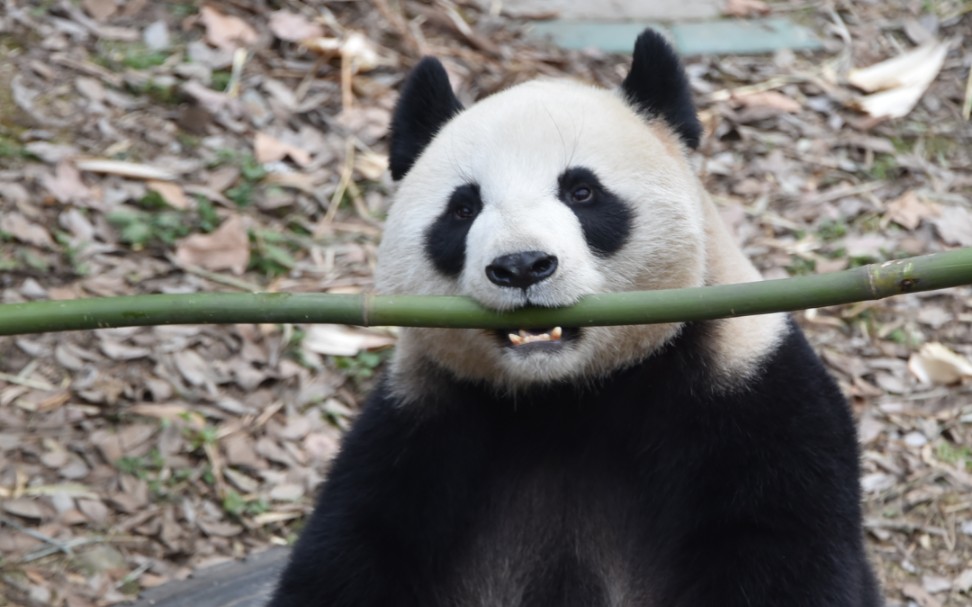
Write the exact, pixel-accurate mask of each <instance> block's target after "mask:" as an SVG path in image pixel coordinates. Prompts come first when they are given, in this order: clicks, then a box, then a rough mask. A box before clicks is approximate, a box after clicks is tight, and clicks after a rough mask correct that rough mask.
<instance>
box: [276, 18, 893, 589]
mask: <svg viewBox="0 0 972 607" xmlns="http://www.w3.org/2000/svg"><path fill="white" fill-rule="evenodd" d="M700 132H701V128H700V125H699V122H698V119H697V118H696V115H695V110H694V108H693V106H692V102H691V99H690V94H689V89H688V86H687V82H686V78H685V75H684V73H683V71H682V68H681V66H680V65H679V62H678V60H677V58H676V57H675V55H674V53H673V52H672V50H671V49H670V47H669V46H668V45H667V44H666V43H665V42H664V40H663V39H662V38H661V37H660V36H659V35H657V34H655V33H654V32H651V31H647V32H645V33H644V34H643V35H642V36H641V37H639V39H638V41H637V44H636V46H635V50H634V58H633V64H632V68H631V72H630V74H629V75H628V77H627V78H626V79H625V81H624V83H623V84H622V86H621V88H620V90H619V91H607V90H601V89H596V88H592V87H588V86H585V85H582V84H578V83H574V82H567V81H559V80H544V81H536V82H531V83H527V84H523V85H520V86H517V87H514V88H512V89H510V90H507V91H505V92H502V93H498V94H496V95H494V96H491V97H489V98H487V99H485V100H483V101H480V102H479V103H477V104H475V105H473V106H472V107H470V108H468V109H463V107H462V106H461V104H460V103H459V101H458V100H457V99H456V98H455V96H454V95H453V93H452V91H451V88H450V85H449V81H448V77H447V76H446V73H445V71H444V69H443V67H442V65H441V64H440V63H439V62H438V61H436V60H434V59H425V60H423V61H422V62H421V63H420V64H419V65H418V66H417V67H416V68H415V70H414V71H413V73H412V74H411V76H410V77H409V79H408V81H407V82H406V84H405V86H404V89H403V91H402V94H401V98H400V100H399V102H398V106H397V108H396V111H395V115H394V121H393V125H392V144H391V170H392V175H393V176H394V177H395V178H396V179H398V180H400V181H401V184H400V188H399V190H398V193H397V197H396V199H395V202H394V205H393V207H392V209H391V212H390V215H389V218H388V222H387V228H386V232H385V236H384V239H383V242H382V245H381V250H380V261H379V267H378V273H377V281H378V287H379V290H380V291H382V292H384V293H418V294H443V295H465V296H469V297H472V298H474V299H476V300H477V301H479V302H480V303H481V304H483V305H484V306H487V307H489V308H494V309H498V310H510V309H515V308H519V307H523V306H564V305H569V304H572V303H574V302H576V301H577V300H578V299H580V298H581V297H582V296H584V295H585V294H588V293H599V292H609V291H625V290H635V289H664V288H674V287H688V286H701V285H706V284H717V283H731V282H743V281H752V280H758V279H759V275H758V273H757V272H756V270H755V269H754V268H753V266H752V265H751V264H750V262H749V261H748V260H747V259H746V258H745V257H744V256H743V255H742V253H741V252H740V250H739V248H738V247H737V246H736V245H735V244H734V243H733V241H732V239H731V238H730V237H729V235H728V234H727V233H726V231H725V229H724V228H723V227H722V225H721V223H720V221H719V219H718V215H717V213H716V210H715V208H714V206H713V204H712V203H711V201H710V200H709V198H708V197H707V195H706V194H705V192H704V191H703V189H702V186H701V185H700V183H699V181H698V179H697V178H696V177H695V176H694V175H693V173H692V171H691V169H690V167H689V164H688V162H687V159H686V154H685V152H686V149H687V148H694V147H695V146H696V145H697V143H698V141H699V137H700ZM519 329H520V328H519V327H511V328H510V330H509V331H504V332H495V331H483V330H444V329H421V328H412V329H404V330H403V331H402V334H401V340H400V345H399V348H398V350H397V352H396V357H395V359H394V361H393V364H392V367H391V369H390V372H389V373H388V374H387V375H386V377H385V378H384V380H383V382H382V384H381V385H380V386H379V387H378V389H377V390H376V391H375V392H374V393H373V394H372V395H371V397H370V398H369V400H368V402H367V404H366V406H365V409H364V411H363V412H362V414H361V416H360V418H359V419H358V420H357V422H356V423H355V425H354V427H353V429H352V430H351V431H350V433H349V434H348V435H347V437H346V438H345V440H344V444H343V447H342V449H341V452H340V454H339V455H338V457H337V459H336V461H335V462H334V465H333V468H332V470H331V472H330V476H329V478H328V481H327V483H326V485H325V487H324V489H323V491H322V493H321V495H320V499H319V502H318V505H317V509H316V510H315V511H314V513H313V515H312V517H311V519H310V521H309V522H308V524H307V527H306V529H305V530H304V532H303V534H302V536H301V538H300V540H299V541H298V543H297V545H296V547H295V549H294V553H293V556H292V557H291V560H290V564H289V566H288V568H287V569H286V571H285V573H284V575H283V577H282V579H281V581H280V585H279V587H278V589H277V592H276V595H275V597H274V599H273V601H272V605H273V606H274V607H290V606H301V607H311V606H327V607H345V606H355V607H366V606H378V605H383V606H396V607H409V606H415V607H419V606H421V607H438V606H443V607H445V606H450V607H451V606H455V607H466V606H468V607H487V606H488V607H494V606H495V607H514V606H523V607H527V606H531V607H532V606H543V607H547V606H549V607H569V606H575V605H576V606H578V607H580V606H583V607H601V606H604V607H606V606H626V607H630V606H642V605H645V606H660V607H715V606H719V607H734V606H739V607H743V606H747V607H771V606H772V607H780V606H786V607H811V606H813V607H824V606H827V607H851V606H853V607H876V606H878V605H880V604H881V602H880V599H879V598H878V594H877V589H876V584H875V582H874V579H873V576H872V574H871V572H870V569H869V566H868V564H867V561H866V558H865V554H864V548H863V539H862V529H861V510H860V505H859V502H860V494H859V488H858V452H857V443H856V435H855V430H854V425H853V421H852V418H851V415H850V413H849V410H848V407H847V405H846V404H845V402H844V400H843V398H842V396H841V394H840V393H839V391H838V389H837V388H836V386H835V384H834V383H833V381H832V380H831V379H830V377H829V376H828V375H827V373H826V372H825V370H824V369H823V367H822V365H821V363H820V362H819V360H818V359H817V357H816V356H815V355H814V353H813V352H812V350H811V349H810V347H809V346H808V345H807V342H806V340H805V339H804V337H803V335H802V333H801V332H800V330H799V329H798V328H797V327H796V326H795V325H794V324H793V323H792V322H791V321H789V320H788V319H787V318H786V317H785V316H783V315H766V316H760V317H751V318H740V319H732V320H724V321H717V322H699V323H674V324H668V325H650V326H633V327H597V328H584V329H575V328H570V327H563V328H561V330H560V331H557V330H554V329H553V328H551V327H541V328H523V329H525V331H524V333H523V334H522V335H521V334H520V333H519ZM508 334H512V337H511V336H508ZM531 335H534V336H535V335H544V336H545V337H543V338H540V339H535V338H533V337H529V336H531ZM518 336H519V337H518ZM523 336H527V337H528V339H527V340H526V341H528V342H532V343H524V344H520V345H517V343H518V342H520V341H524V340H523V338H522V337H523Z"/></svg>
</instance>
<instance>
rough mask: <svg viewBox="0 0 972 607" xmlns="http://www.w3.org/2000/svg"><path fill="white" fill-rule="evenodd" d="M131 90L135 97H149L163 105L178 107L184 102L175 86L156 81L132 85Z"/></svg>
mask: <svg viewBox="0 0 972 607" xmlns="http://www.w3.org/2000/svg"><path fill="white" fill-rule="evenodd" d="M128 88H129V90H130V91H131V92H132V93H134V94H135V95H139V96H141V97H148V98H149V99H152V100H153V101H155V102H157V103H160V104H162V105H176V104H178V103H180V102H182V101H183V100H184V97H183V96H182V94H181V93H179V89H178V87H176V86H175V85H174V84H163V83H161V82H158V81H155V80H147V81H145V82H142V83H139V84H130V85H129V87H128Z"/></svg>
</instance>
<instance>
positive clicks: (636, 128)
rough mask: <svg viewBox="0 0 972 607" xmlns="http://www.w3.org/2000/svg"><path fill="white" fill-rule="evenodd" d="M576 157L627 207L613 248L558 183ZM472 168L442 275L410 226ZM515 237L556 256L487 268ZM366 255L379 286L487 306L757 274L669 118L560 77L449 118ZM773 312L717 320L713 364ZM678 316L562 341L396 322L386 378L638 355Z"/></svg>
mask: <svg viewBox="0 0 972 607" xmlns="http://www.w3.org/2000/svg"><path fill="white" fill-rule="evenodd" d="M576 165H579V166H584V167H588V168H590V169H592V170H593V171H594V172H595V173H597V175H598V176H600V177H601V179H603V181H604V182H605V183H607V184H610V187H611V188H612V190H613V191H614V192H615V193H616V194H618V195H619V197H620V198H622V199H623V200H624V201H625V202H627V203H629V204H631V205H632V206H633V208H634V210H635V221H634V226H633V229H632V230H631V236H630V238H629V239H628V240H627V242H626V243H625V245H624V247H623V248H622V249H621V250H620V251H619V252H617V253H615V254H613V255H611V256H610V257H606V258H605V257H598V256H597V255H595V254H594V253H593V252H592V251H591V249H590V248H589V247H588V245H587V243H586V242H585V241H584V236H583V233H582V230H581V225H580V222H579V221H578V219H577V217H576V216H575V215H574V214H573V213H572V212H571V211H570V210H569V209H568V208H567V206H566V205H564V203H563V202H562V201H560V200H559V199H558V198H557V190H556V184H557V176H558V175H559V174H561V173H562V172H563V171H564V170H565V169H567V168H569V167H571V166H576ZM469 182H473V183H477V184H479V187H480V192H481V196H482V200H483V210H482V212H481V214H480V215H479V216H478V217H477V218H476V219H475V221H474V223H473V224H472V227H471V229H470V231H469V234H468V237H467V240H466V263H465V265H464V268H463V270H462V273H461V274H460V276H459V277H458V278H452V277H448V276H444V275H442V274H440V273H438V272H436V271H435V269H434V268H433V267H432V263H431V262H430V261H429V259H428V258H427V257H426V256H424V255H423V254H422V251H423V239H424V237H425V236H424V235H425V230H426V229H427V228H428V226H429V225H430V224H431V223H432V222H433V221H434V220H435V218H436V216H437V215H439V213H441V212H442V208H443V207H444V206H445V204H446V201H447V200H448V198H449V195H450V193H451V192H452V191H453V190H454V189H455V188H456V187H458V186H460V185H462V184H464V183H469ZM522 250H541V251H546V252H549V253H552V254H554V255H556V256H557V258H558V259H559V260H560V264H559V266H558V269H557V271H556V272H555V273H554V275H553V276H551V277H550V278H548V279H546V280H543V281H541V282H539V283H537V284H535V285H533V286H531V287H530V288H529V289H527V290H521V289H509V288H504V287H501V286H497V285H495V284H493V283H491V282H490V281H489V280H488V279H487V277H486V274H485V272H484V271H483V270H484V268H485V267H486V266H487V264H489V262H490V260H492V259H494V258H495V257H497V256H499V255H504V254H507V253H513V252H516V251H522ZM379 260H380V261H379V265H378V269H377V275H376V281H377V289H378V291H379V292H381V293H388V294H405V293H417V294H429V295H464V296H468V297H472V298H473V299H475V300H476V301H478V302H479V303H480V304H482V305H483V306H485V307H488V308H492V309H496V310H511V309H515V308H519V307H523V306H526V305H537V306H545V307H557V306H567V305H570V304H573V303H576V302H577V301H578V300H579V299H580V298H581V297H582V296H584V295H587V294H590V293H605V292H616V291H630V290H653V289H670V288H679V287H695V286H702V285H705V284H723V283H730V282H745V281H752V280H758V279H759V274H758V273H757V271H756V270H755V269H754V268H753V266H752V264H751V263H750V262H749V260H748V259H746V257H745V256H744V255H743V254H742V253H741V252H739V249H738V247H737V246H736V245H735V244H734V243H733V242H732V239H731V237H730V236H729V235H728V234H727V233H726V230H725V228H724V227H723V226H722V223H721V221H720V219H719V216H718V213H717V212H716V210H715V207H714V205H713V204H712V202H711V201H710V200H709V197H708V195H707V194H706V193H705V191H704V190H703V188H702V186H701V184H700V182H699V180H698V178H697V177H696V176H695V175H694V174H693V171H692V169H691V167H690V165H689V163H688V160H687V158H686V156H685V154H684V152H683V147H682V144H681V142H680V141H679V140H678V137H677V136H676V135H675V134H673V133H672V132H671V130H670V128H669V127H668V126H667V125H666V124H665V123H664V122H662V121H653V122H649V121H646V120H645V119H644V117H643V116H642V115H640V114H639V113H638V112H637V111H636V109H635V108H633V107H632V106H631V104H630V103H629V102H628V101H627V100H625V99H624V98H623V97H622V95H621V94H619V93H618V92H616V91H608V90H604V89H599V88H594V87H591V86H587V85H584V84H580V83H577V82H573V81H568V80H542V81H533V82H529V83H526V84H521V85H519V86H516V87H514V88H511V89H509V90H506V91H503V92H501V93H498V94H495V95H493V96H491V97H489V98H487V99H485V100H483V101H481V102H479V103H477V104H476V105H474V106H472V107H471V108H469V109H467V110H464V111H462V112H461V113H459V114H458V115H457V116H456V117H455V118H453V119H452V120H450V121H449V122H448V123H446V125H445V126H444V128H443V129H442V130H441V132H440V133H438V135H437V136H436V137H435V138H434V139H433V140H432V142H431V143H430V144H429V145H428V147H427V148H426V149H425V151H424V152H423V153H422V155H421V156H420V158H419V159H418V161H417V162H416V163H415V165H414V166H413V167H412V168H411V170H410V171H409V172H408V174H407V175H406V176H405V178H404V179H403V180H402V182H401V185H400V187H399V190H398V193H397V195H396V196H395V199H394V203H393V205H392V208H391V211H390V213H389V216H388V221H387V227H386V231H385V234H384V238H383V240H382V243H381V248H380V251H379ZM783 326H784V318H783V316H782V315H767V316H760V317H754V318H744V319H734V320H727V321H723V322H722V323H721V324H720V329H719V336H718V338H717V339H715V340H713V342H712V344H711V347H712V349H713V354H714V360H715V361H716V364H717V366H719V367H720V368H719V370H718V371H719V372H720V373H721V374H723V375H725V376H727V377H730V376H731V377H740V376H744V375H746V373H747V371H748V370H749V369H751V368H753V367H754V365H755V364H756V363H757V362H758V360H759V358H760V356H762V355H763V354H764V353H765V352H767V351H770V350H771V349H772V347H773V345H774V343H775V342H776V340H777V338H778V336H779V335H780V333H781V332H782V329H783ZM678 330H679V325H678V324H664V325H641V326H633V327H632V326H625V327H591V328H587V329H584V330H583V334H582V338H581V339H580V340H578V342H577V343H574V344H571V347H569V348H564V349H562V350H560V351H558V352H554V353H550V352H546V351H532V352H528V353H521V352H518V351H517V350H516V349H510V348H503V347H501V346H500V345H499V344H498V343H497V340H496V339H495V338H494V337H493V336H492V335H491V334H489V333H488V332H484V331H481V330H476V329H468V330H457V329H425V328H412V329H403V330H402V334H401V340H400V344H399V347H398V350H397V354H396V356H395V360H394V364H393V377H394V378H395V381H394V383H395V384H396V385H398V386H400V387H401V392H402V393H403V394H409V395H411V396H413V397H417V396H419V395H420V394H421V393H422V391H423V390H422V388H421V382H422V379H423V378H424V377H425V376H426V375H427V373H425V372H424V371H422V367H423V365H426V364H428V362H429V361H432V362H433V363H434V364H438V365H442V366H445V367H446V368H448V369H449V370H450V371H452V372H453V373H455V374H457V375H458V376H460V377H462V378H466V379H475V380H484V381H488V382H491V383H494V384H496V385H498V386H500V387H502V388H504V389H513V390H515V389H516V388H518V387H522V386H523V385H527V384H533V383H537V382H549V381H554V380H561V379H564V378H567V377H584V378H592V379H593V378H596V377H599V376H602V375H603V374H605V373H608V372H610V371H613V370H615V369H617V368H619V367H621V366H624V365H627V364H630V363H633V362H637V361H639V360H642V359H644V358H645V357H647V356H649V355H650V354H651V353H652V352H653V351H655V350H656V349H657V348H658V347H659V346H661V345H662V344H664V343H665V342H666V341H668V340H669V339H670V338H671V337H672V336H673V335H675V334H676V333H677V331H678Z"/></svg>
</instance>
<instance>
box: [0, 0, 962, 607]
mask: <svg viewBox="0 0 972 607" xmlns="http://www.w3.org/2000/svg"><path fill="white" fill-rule="evenodd" d="M477 6H479V5H477V4H475V3H471V2H463V1H455V0H437V1H435V2H417V1H413V0H402V1H399V2H388V1H387V0H374V1H372V2H323V1H320V0H318V1H308V2H296V1H291V0H284V1H282V2H274V3H267V2H263V1H260V0H226V1H214V2H209V3H206V4H205V5H203V6H201V7H199V6H198V5H197V4H196V3H190V2H172V3H151V2H148V1H147V0H132V1H129V2H116V1H115V0H81V1H80V2H71V1H68V0H49V1H46V2H41V3H34V2H22V1H13V0H2V8H0V56H2V57H3V60H2V61H0V201H2V207H0V301H2V302H4V303H12V302H22V301H32V300H40V299H68V298H74V297H94V296H112V295H124V294H134V293H191V292H197V291H217V290H219V291H228V290H229V291H232V290H241V291H251V290H268V291H286V292H331V293H347V292H355V291H360V290H362V289H367V288H369V286H370V285H371V271H372V268H373V264H374V258H375V243H376V241H377V239H378V236H379V234H380V227H381V220H382V217H383V215H384V213H385V210H386V208H387V204H388V192H389V191H390V190H391V183H390V181H389V177H388V174H387V171H386V170H385V169H386V157H385V146H386V143H387V140H386V128H387V124H388V119H389V111H390V108H391V107H392V105H393V103H394V100H395V91H396V89H397V87H398V86H399V85H400V83H401V81H402V78H403V76H404V75H405V73H406V72H407V69H408V68H409V66H411V65H412V64H413V63H414V62H415V61H416V60H417V58H418V57H420V56H421V55H423V54H434V55H438V56H440V57H442V58H444V59H445V60H446V64H447V67H448V70H449V71H450V74H451V76H452V78H453V81H454V83H455V84H456V85H457V87H458V91H459V96H460V98H461V99H463V100H464V101H466V102H469V101H471V100H473V99H476V98H480V97H482V96H484V95H487V94H489V93H491V92H493V91H496V90H499V89H501V88H504V87H507V86H510V85H512V84H515V83H517V82H520V81H524V80H527V79H530V78H534V77H536V76H557V75H562V74H569V75H571V76H574V77H576V78H580V79H582V80H585V81H589V82H593V83H597V84H601V85H605V86H614V85H616V84H617V83H618V82H619V80H620V78H621V77H622V76H623V74H624V70H625V65H626V60H625V58H623V57H616V56H607V55H604V54H600V53H597V52H594V51H588V52H583V53H578V52H565V51H561V50H557V49H553V48H549V47H546V46H544V45H543V44H541V43H538V42H536V41H531V40H529V39H526V38H525V37H524V35H523V28H522V27H521V24H517V23H514V22H512V21H510V20H509V19H507V18H506V17H505V16H504V15H503V14H502V13H499V14H490V13H484V12H482V11H480V10H479V9H478V8H477ZM732 10H733V11H734V12H735V13H736V14H740V15H743V16H752V15H760V14H766V13H767V12H768V13H771V14H776V15H781V16H789V17H791V18H794V19H797V20H800V21H802V22H804V23H805V24H807V25H809V26H811V27H813V28H814V29H815V30H816V31H817V32H819V33H820V35H821V37H822V38H823V40H824V42H825V45H826V50H825V51H823V52H820V53H817V54H813V55H803V54H795V53H792V52H788V51H779V52H777V53H776V54H774V55H768V56H756V57H702V58H691V59H689V60H688V64H687V69H688V72H689V74H690V77H691V82H692V86H693V87H694V89H695V92H696V97H697V99H698V101H699V105H700V108H701V111H702V118H703V121H704V124H705V126H706V131H707V136H706V137H705V142H704V144H703V149H702V150H701V152H702V153H701V154H698V155H697V157H696V161H697V163H698V168H699V170H700V171H701V172H702V174H703V175H704V177H705V181H706V184H707V185H708V186H709V188H710V190H711V191H712V192H713V193H714V195H715V198H716V200H717V202H718V203H719V204H720V206H721V208H722V210H723V213H724V215H725V218H726V220H727V221H728V223H729V224H730V225H731V226H732V227H733V228H734V229H735V230H736V232H737V233H738V235H739V237H740V238H741V239H742V241H743V242H744V243H745V245H746V249H747V251H748V253H750V254H751V255H752V256H753V258H754V259H755V260H756V262H757V263H758V264H759V265H760V266H761V267H762V268H763V269H764V270H765V272H766V274H767V275H768V276H770V277H782V276H787V275H798V274H804V273H808V272H825V271H834V270H841V269H844V268H847V267H850V266H853V265H856V264H860V263H865V262H868V261H875V260H883V259H888V258H892V257H897V256H902V255H916V254H922V253H930V252H934V251H941V250H944V249H947V248H951V247H956V246H972V207H970V204H969V199H970V193H972V169H970V167H972V158H970V155H972V129H970V125H969V123H968V122H967V121H966V120H964V119H963V113H965V117H966V118H967V116H968V108H969V106H970V103H972V101H970V99H969V97H970V94H972V93H970V89H972V84H970V85H967V83H972V80H970V75H969V73H970V64H972V16H970V10H969V5H968V3H967V2H960V1H958V0H936V1H935V2H918V1H911V0H909V1H905V2H894V3H881V2H850V1H843V2H825V3H817V2H787V1H783V2H772V3H767V4H764V3H762V2H736V3H732ZM889 60H891V61H897V63H892V64H891V69H889V68H888V66H887V64H885V65H883V66H882V65H881V64H882V62H886V61H889ZM870 66H877V67H870ZM889 74H890V76H889ZM875 95H886V96H887V95H891V96H892V98H891V99H890V100H889V99H888V97H885V98H883V99H877V100H875V97H874V96H875ZM889 116H896V118H894V119H889V118H888V117H889ZM970 304H972V290H970V289H968V288H964V289H953V290H950V291H947V292H941V293H929V294H919V295H912V296H907V297H900V298H896V299H891V300H887V301H882V302H868V303H861V304H856V305H849V306H842V307H836V308H829V309H821V310H810V311H808V312H806V313H800V314H798V315H797V318H798V320H799V321H800V322H801V324H802V325H803V326H804V327H806V329H807V331H808V333H809V335H810V337H811V339H812V341H813V342H814V344H815V345H816V347H817V348H818V349H819V350H820V352H821V353H822V355H823V358H824V360H825V361H826V362H827V364H828V365H829V367H830V369H831V370H832V372H833V373H834V374H835V375H836V376H837V378H838V379H839V381H840V383H841V385H842V387H843V389H844V391H845V392H846V394H847V395H848V396H849V398H850V399H851V402H852V404H853V407H854V410H855V413H856V415H857V416H858V419H859V420H860V438H861V442H862V445H863V447H864V452H863V467H864V477H863V488H864V495H865V500H866V512H867V530H868V541H869V545H870V547H871V550H872V553H873V556H874V559H875V562H876V563H877V568H878V570H879V573H880V576H881V578H882V581H883V583H884V585H885V588H886V593H887V595H888V598H889V604H890V605H920V606H921V607H936V606H957V605H968V604H970V602H972V399H970V394H972V363H970V358H972V330H970V323H972V308H970ZM393 342H394V331H392V330H364V329H359V328H351V327H336V326H274V325H260V326H253V325H245V326H244V325H236V326H173V327H157V328H137V329H114V330H103V331H98V332H78V333H67V334H56V335H31V336H22V337H12V338H0V579H2V583H0V588H2V590H0V593H2V595H0V604H9V605H25V606H33V605H55V606H70V607H86V606H90V605H111V604H116V603H119V602H121V601H124V600H126V599H130V598H132V597H133V596H135V595H136V594H137V593H138V592H139V590H141V589H144V588H149V587H152V586H156V585H159V584H162V583H165V582H167V581H170V580H174V579H179V578H183V577H185V576H186V575H188V574H189V573H190V572H191V571H192V570H193V569H194V568H196V567H200V566H205V565H207V564H212V563H215V562H218V561H222V560H226V559H232V558H236V557H240V556H242V555H245V554H248V553H253V552H255V551H259V550H261V549H264V548H266V547H268V546H271V545H284V544H287V543H288V542H289V541H291V540H292V539H293V538H294V536H295V534H296V532H297V530H298V528H299V525H300V521H301V519H302V517H303V516H304V515H306V514H307V512H308V510H309V509H310V507H311V503H312V496H313V492H314V488H315V487H316V486H317V485H318V483H319V482H320V481H321V479H322V478H323V476H324V474H325V473H326V464H327V461H328V458H330V457H331V456H332V455H333V453H334V451H335V449H336V446H337V444H338V440H339V438H340V434H341V432H342V431H343V430H344V429H346V428H347V426H348V424H349V422H350V419H351V418H352V417H353V415H354V413H355V411H356V410H357V408H358V406H359V404H360V402H361V397H362V394H363V393H365V392H366V390H367V389H368V387H369V385H370V384H371V383H372V381H373V378H374V375H375V373H377V372H378V371H379V370H380V368H381V366H382V364H383V362H384V361H385V360H386V359H387V356H388V349H389V346H390V345H391V344H392V343H393Z"/></svg>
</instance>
